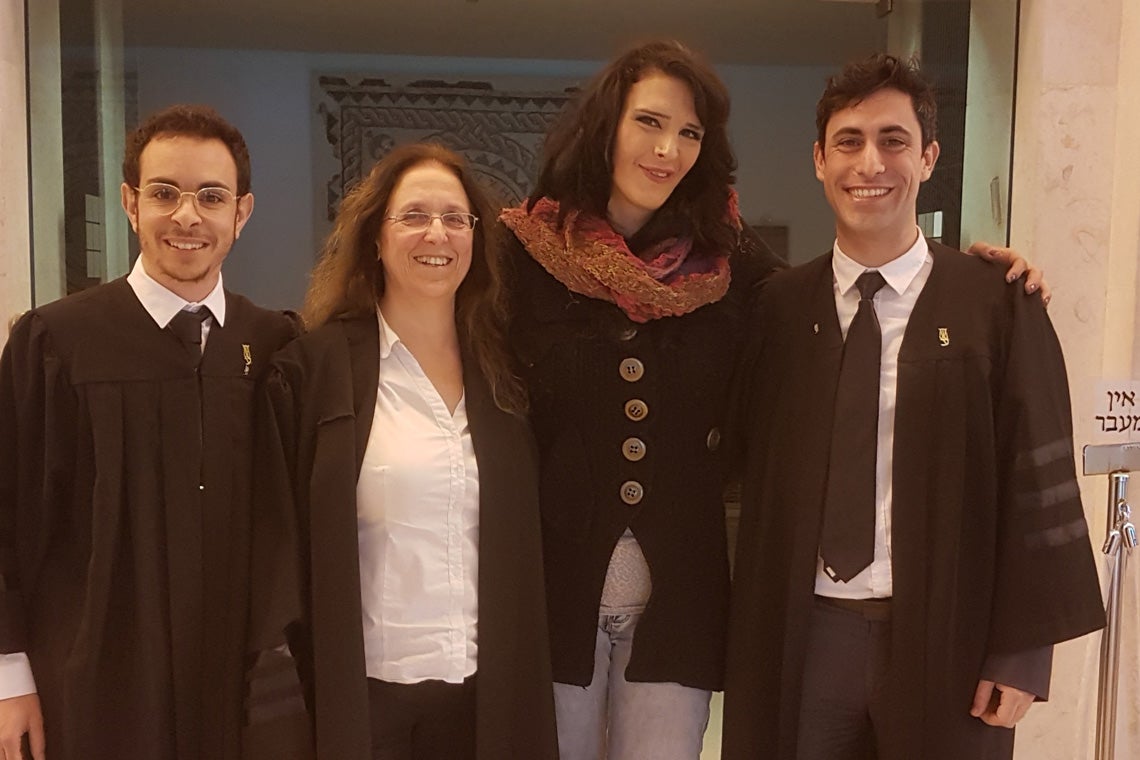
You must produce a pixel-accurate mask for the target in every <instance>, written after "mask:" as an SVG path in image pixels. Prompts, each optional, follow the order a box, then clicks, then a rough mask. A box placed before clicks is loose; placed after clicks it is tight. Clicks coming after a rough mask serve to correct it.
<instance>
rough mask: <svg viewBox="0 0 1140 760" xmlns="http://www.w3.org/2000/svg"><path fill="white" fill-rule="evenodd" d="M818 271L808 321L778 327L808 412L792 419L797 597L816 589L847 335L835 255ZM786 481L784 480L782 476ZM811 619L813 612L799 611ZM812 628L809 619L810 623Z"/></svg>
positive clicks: (807, 296) (807, 291)
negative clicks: (839, 300)
mask: <svg viewBox="0 0 1140 760" xmlns="http://www.w3.org/2000/svg"><path fill="white" fill-rule="evenodd" d="M811 266H814V267H815V271H814V272H812V274H811V276H809V277H806V278H805V282H804V289H803V293H802V299H803V303H804V304H805V307H806V308H804V309H803V311H802V312H801V313H802V315H803V316H802V318H801V317H800V316H799V315H796V316H795V317H794V318H793V320H792V321H791V323H790V324H787V325H781V326H778V327H777V328H776V329H781V330H789V331H790V332H791V335H790V336H789V337H788V340H789V341H791V347H792V348H791V352H790V356H789V358H790V365H789V368H790V372H789V373H788V374H787V375H786V378H787V380H786V382H790V383H795V384H796V385H797V386H798V389H797V390H794V391H792V393H794V394H795V395H796V396H798V397H800V398H801V402H800V403H799V404H797V405H796V408H797V409H799V410H802V411H803V416H802V418H800V419H793V420H789V421H788V430H789V435H788V439H789V442H790V445H794V446H795V447H796V451H795V452H794V453H793V455H792V459H791V461H792V462H793V464H792V467H793V472H792V473H791V476H792V478H793V479H794V482H795V489H796V490H797V491H798V492H799V493H800V497H797V499H796V502H797V503H798V504H799V505H801V507H800V508H799V509H797V514H796V515H795V518H794V519H795V539H794V540H795V546H796V548H795V551H794V553H793V555H792V556H794V557H796V558H797V561H796V562H795V567H794V568H792V569H791V570H790V572H791V573H792V575H793V577H794V578H796V579H797V580H796V581H795V582H794V583H793V587H794V588H795V589H796V593H795V594H793V596H796V595H798V594H800V593H802V591H803V589H805V588H814V584H815V572H816V557H817V556H818V554H819V533H820V528H821V525H822V521H823V498H824V489H825V488H826V485H827V462H828V457H829V455H830V450H831V428H832V424H833V421H834V417H835V390H836V387H837V385H838V382H839V366H840V363H841V361H842V359H843V333H842V332H841V331H840V329H839V317H838V315H837V314H836V311H835V289H834V285H833V274H832V269H831V256H823V257H821V258H819V259H817V260H816V263H814V264H813V265H811ZM777 477H780V476H777ZM798 612H799V613H800V614H803V615H806V614H807V609H802V610H799V611H798ZM804 622H805V624H806V619H805V621H804Z"/></svg>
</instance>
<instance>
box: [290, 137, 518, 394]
mask: <svg viewBox="0 0 1140 760" xmlns="http://www.w3.org/2000/svg"><path fill="white" fill-rule="evenodd" d="M431 163H434V164H439V165H440V166H442V167H444V168H445V169H447V170H448V171H450V172H451V173H452V174H454V175H455V176H456V178H457V179H458V180H459V183H460V184H461V185H462V186H463V191H464V193H466V194H467V200H468V202H469V203H470V204H471V211H472V213H474V214H475V215H476V216H478V217H479V221H478V222H477V223H476V224H475V230H474V232H473V239H472V244H471V268H470V269H469V270H468V272H467V276H466V277H464V278H463V282H462V283H460V285H459V289H458V290H457V291H456V294H455V325H456V327H457V328H458V331H459V343H460V346H461V347H462V349H463V352H464V356H465V357H467V358H473V359H474V360H475V361H476V362H477V363H478V365H479V369H480V370H481V371H482V373H483V377H484V378H486V380H487V384H488V386H490V388H491V394H492V396H493V397H494V399H495V404H496V405H497V406H498V407H499V408H500V409H503V410H504V411H507V412H512V413H516V414H522V413H524V412H525V411H526V408H527V400H526V392H525V391H524V389H523V385H522V381H521V380H520V379H519V378H518V376H517V375H516V374H515V373H514V372H513V371H512V369H511V361H510V358H509V357H510V355H509V353H508V352H507V348H506V325H507V296H506V290H505V285H504V275H503V268H504V264H503V255H504V248H503V244H502V239H501V232H500V227H499V223H498V222H497V221H496V216H497V215H498V214H497V211H498V207H497V206H495V205H492V203H491V202H490V200H489V199H488V197H487V195H486V193H485V192H484V190H483V189H482V188H481V187H480V185H479V183H478V182H477V181H476V180H475V175H474V173H473V172H472V171H471V167H470V166H469V165H468V164H467V162H466V161H465V160H464V159H463V158H462V157H461V156H459V155H458V154H457V153H455V152H453V151H451V150H449V149H447V148H445V147H443V146H442V145H437V144H435V143H414V144H411V145H404V146H401V147H398V148H396V149H395V150H393V151H392V152H391V153H389V154H388V155H387V156H385V157H384V158H383V159H381V160H380V161H379V162H378V163H377V164H376V165H375V166H374V167H372V171H371V172H369V174H368V176H367V177H365V178H364V180H363V181H362V182H360V184H358V185H356V186H355V187H354V188H353V189H352V190H351V191H349V193H348V195H346V196H345V198H344V201H343V202H342V203H341V205H340V211H339V212H338V213H337V215H336V221H335V222H334V224H333V230H332V232H331V233H330V234H329V236H328V239H327V240H326V241H325V244H324V250H323V252H322V253H321V258H320V261H318V262H317V265H316V266H315V267H314V268H313V273H312V277H311V278H310V282H309V290H308V292H307V293H306V294H305V305H304V308H303V309H302V310H301V316H302V318H303V320H304V322H305V327H306V328H307V329H309V330H312V329H314V328H316V327H319V326H320V325H323V324H324V323H326V322H328V321H330V320H332V319H336V318H338V317H351V316H363V315H366V314H371V313H374V312H375V310H376V304H378V303H379V302H380V297H381V296H382V295H383V294H384V267H383V265H382V264H381V263H380V261H379V260H378V257H377V256H376V240H377V237H378V235H379V233H380V225H381V224H383V222H384V216H385V215H386V214H387V213H388V201H389V199H390V198H391V196H392V191H393V190H394V189H395V187H396V184H397V183H398V182H399V181H400V179H401V178H402V177H403V176H404V174H406V173H407V172H408V171H409V170H410V169H414V168H415V167H417V166H420V165H422V164H431Z"/></svg>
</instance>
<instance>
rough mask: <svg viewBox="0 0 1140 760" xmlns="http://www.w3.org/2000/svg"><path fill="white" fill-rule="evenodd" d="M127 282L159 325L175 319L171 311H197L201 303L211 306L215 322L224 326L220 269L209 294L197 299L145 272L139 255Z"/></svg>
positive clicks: (224, 305)
mask: <svg viewBox="0 0 1140 760" xmlns="http://www.w3.org/2000/svg"><path fill="white" fill-rule="evenodd" d="M127 284H128V285H130V286H131V290H133V291H134V292H135V297H137V298H138V299H139V302H140V303H141V304H142V305H143V308H144V309H146V312H147V314H150V318H151V319H153V320H154V321H155V323H156V324H157V325H158V326H159V327H162V328H165V327H166V326H167V325H168V324H170V320H172V319H174V315H175V314H177V313H178V312H180V311H182V310H183V309H189V310H190V311H198V308H199V307H201V306H205V307H207V308H208V309H209V310H210V314H211V315H212V316H213V318H214V324H216V325H217V326H218V327H223V326H225V323H226V293H225V290H224V289H223V288H222V273H221V272H218V282H217V284H216V285H214V289H213V290H211V291H210V294H209V295H208V296H206V297H205V298H203V299H202V300H201V301H197V302H192V301H187V300H186V299H184V298H183V297H182V296H180V295H178V294H177V293H174V292H171V291H170V290H167V289H166V288H165V287H163V286H162V285H160V284H159V283H158V281H157V280H155V279H154V278H153V277H151V276H150V275H149V274H147V272H146V269H145V268H144V267H143V260H142V256H139V257H138V258H137V259H136V260H135V265H134V266H133V267H132V268H131V273H130V274H128V275H127Z"/></svg>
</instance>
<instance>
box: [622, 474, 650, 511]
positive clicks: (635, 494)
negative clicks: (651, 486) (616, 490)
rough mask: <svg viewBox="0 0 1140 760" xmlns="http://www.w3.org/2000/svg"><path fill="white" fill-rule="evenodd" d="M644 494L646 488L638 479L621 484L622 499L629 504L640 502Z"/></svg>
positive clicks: (634, 504)
mask: <svg viewBox="0 0 1140 760" xmlns="http://www.w3.org/2000/svg"><path fill="white" fill-rule="evenodd" d="M644 496H645V489H644V488H642V487H641V484H640V483H638V482H637V481H636V480H627V481H625V482H624V483H622V484H621V500H622V501H624V502H625V503H626V504H628V505H629V506H631V507H632V506H636V505H637V504H640V503H641V499H642V497H644Z"/></svg>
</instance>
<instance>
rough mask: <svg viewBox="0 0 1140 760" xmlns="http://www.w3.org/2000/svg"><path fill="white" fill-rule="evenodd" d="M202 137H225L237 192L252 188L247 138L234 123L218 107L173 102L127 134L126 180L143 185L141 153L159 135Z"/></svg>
mask: <svg viewBox="0 0 1140 760" xmlns="http://www.w3.org/2000/svg"><path fill="white" fill-rule="evenodd" d="M175 136H185V137H198V138H201V139H203V140H221V141H222V142H223V143H224V144H225V146H226V148H228V149H229V151H230V155H231V156H233V158H234V163H235V164H236V165H237V195H239V196H242V195H245V194H246V193H248V192H249V190H250V169H249V149H248V148H247V147H246V145H245V138H244V137H242V135H241V132H239V131H238V128H237V127H235V126H234V125H233V124H230V123H229V122H228V121H226V120H225V119H223V118H222V117H221V116H220V115H219V114H218V112H217V111H215V110H214V109H213V108H210V107H209V106H202V105H184V104H179V105H173V106H169V107H167V108H164V109H162V110H161V111H157V112H155V113H153V114H151V115H150V117H149V118H147V120H146V121H144V122H143V123H142V124H140V125H139V126H138V127H136V128H135V130H134V131H133V132H131V133H130V134H128V135H127V148H126V153H125V155H124V156H123V181H124V182H126V183H127V184H128V185H130V186H131V187H138V186H139V180H140V177H139V157H140V156H142V152H143V149H144V148H145V147H146V146H147V145H148V144H149V143H150V141H151V140H153V139H154V138H156V137H175Z"/></svg>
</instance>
